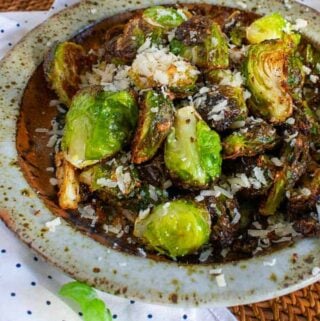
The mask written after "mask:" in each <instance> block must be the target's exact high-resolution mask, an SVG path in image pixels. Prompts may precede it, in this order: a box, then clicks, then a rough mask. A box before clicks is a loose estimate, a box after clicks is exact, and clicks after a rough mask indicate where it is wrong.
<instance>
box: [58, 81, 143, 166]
mask: <svg viewBox="0 0 320 321" xmlns="http://www.w3.org/2000/svg"><path fill="white" fill-rule="evenodd" d="M137 118H138V107H137V104H136V101H135V98H134V97H133V95H132V94H131V93H130V92H127V91H119V92H105V91H103V90H102V89H100V87H94V88H87V89H83V90H82V91H80V92H79V93H78V94H77V95H76V96H75V97H74V99H73V100H72V104H71V107H70V110H69V111H68V114H67V117H66V126H65V130H64V135H63V139H62V149H63V151H65V153H66V159H67V160H68V161H69V162H70V163H71V164H73V165H74V166H76V167H78V168H83V167H85V166H87V165H90V164H94V163H96V162H98V161H99V160H101V159H103V158H106V157H110V156H112V155H113V154H115V153H116V152H118V151H119V150H121V149H122V148H123V147H124V145H125V144H127V143H128V142H129V141H130V139H131V136H132V133H133V131H134V129H135V126H136V122H137Z"/></svg>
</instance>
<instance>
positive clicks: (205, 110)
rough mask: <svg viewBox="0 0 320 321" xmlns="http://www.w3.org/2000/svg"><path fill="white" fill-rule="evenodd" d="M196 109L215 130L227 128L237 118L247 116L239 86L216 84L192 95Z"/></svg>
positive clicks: (242, 118) (240, 118)
mask: <svg viewBox="0 0 320 321" xmlns="http://www.w3.org/2000/svg"><path fill="white" fill-rule="evenodd" d="M194 103H195V106H196V109H197V111H198V112H199V114H200V115H201V117H202V118H203V119H204V120H205V121H206V123H207V124H208V125H209V126H210V127H211V128H214V129H216V130H217V131H223V130H225V129H228V128H229V127H230V125H231V124H232V123H233V122H235V121H238V120H244V119H246V118H247V113H248V111H247V106H246V103H245V101H244V98H243V90H242V88H240V87H231V86H216V87H213V88H212V89H211V90H210V91H208V92H205V93H204V94H197V95H196V96H194Z"/></svg>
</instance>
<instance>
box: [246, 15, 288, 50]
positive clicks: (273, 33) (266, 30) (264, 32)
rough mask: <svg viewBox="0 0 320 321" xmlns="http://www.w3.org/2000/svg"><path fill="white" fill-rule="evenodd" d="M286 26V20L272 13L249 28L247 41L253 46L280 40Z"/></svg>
mask: <svg viewBox="0 0 320 321" xmlns="http://www.w3.org/2000/svg"><path fill="white" fill-rule="evenodd" d="M286 24H287V22H286V20H285V19H284V18H283V17H282V16H281V14H280V13H271V14H269V15H266V16H264V17H262V18H260V19H257V20H255V21H254V22H253V23H252V24H251V25H250V26H249V27H248V28H247V30H246V33H247V39H248V40H249V42H250V43H252V44H256V43H260V42H263V41H265V40H271V39H280V38H282V35H283V33H284V31H283V30H284V29H285V27H286Z"/></svg>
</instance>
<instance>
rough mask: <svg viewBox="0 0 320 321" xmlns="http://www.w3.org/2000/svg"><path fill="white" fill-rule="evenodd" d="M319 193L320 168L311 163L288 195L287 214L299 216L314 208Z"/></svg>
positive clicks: (293, 216)
mask: <svg viewBox="0 0 320 321" xmlns="http://www.w3.org/2000/svg"><path fill="white" fill-rule="evenodd" d="M319 194H320V168H319V167H318V165H317V164H311V165H310V166H309V167H308V169H307V172H306V173H305V175H303V177H302V179H301V182H300V184H299V185H298V186H297V187H296V188H294V189H292V190H291V191H290V194H289V195H288V196H289V197H288V206H287V209H288V214H289V215H290V216H291V218H297V217H299V216H300V217H301V216H302V214H303V213H307V212H308V211H309V212H310V211H312V210H315V208H316V203H317V202H318V199H319Z"/></svg>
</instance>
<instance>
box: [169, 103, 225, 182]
mask: <svg viewBox="0 0 320 321" xmlns="http://www.w3.org/2000/svg"><path fill="white" fill-rule="evenodd" d="M220 151H221V144H220V137H219V135H218V134H217V133H216V132H215V131H213V130H210V128H209V127H208V126H207V125H206V123H205V122H204V121H203V120H199V119H198V118H197V116H196V111H195V109H194V108H193V107H190V106H188V107H184V108H181V109H179V110H178V111H177V113H176V117H175V123H174V127H173V128H172V130H171V132H170V134H169V136H168V138H167V141H166V145H165V152H164V159H165V164H166V167H167V168H168V169H169V172H170V175H171V176H172V177H173V178H174V179H176V180H177V181H178V182H179V183H180V184H181V185H182V186H185V187H204V186H206V185H208V183H209V182H211V181H213V180H215V179H216V178H218V177H219V175H220V172H221V156H220Z"/></svg>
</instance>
